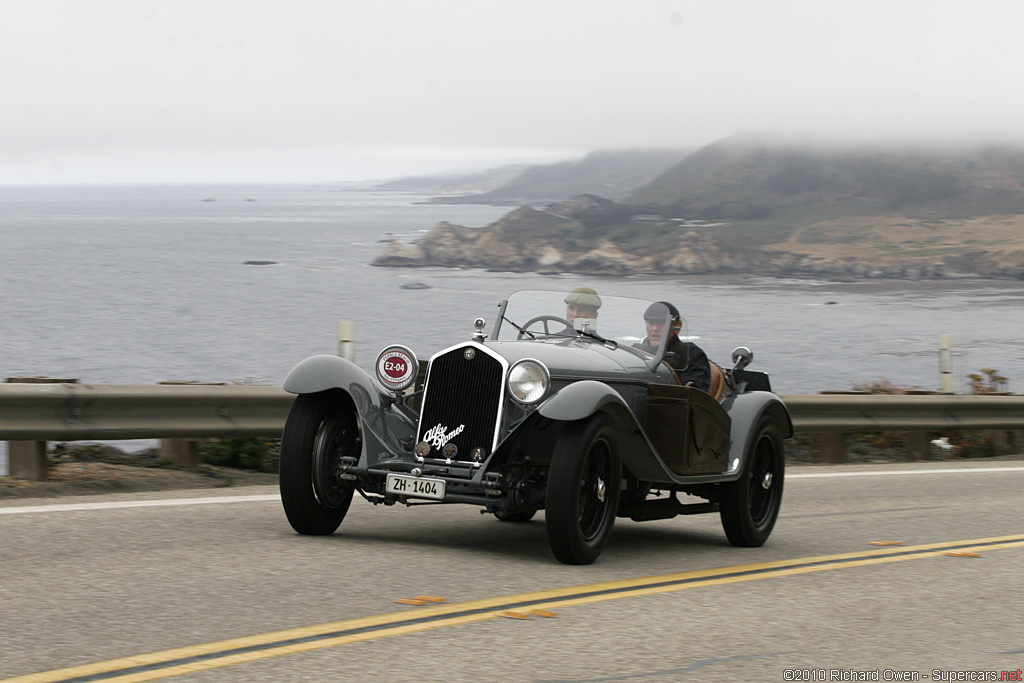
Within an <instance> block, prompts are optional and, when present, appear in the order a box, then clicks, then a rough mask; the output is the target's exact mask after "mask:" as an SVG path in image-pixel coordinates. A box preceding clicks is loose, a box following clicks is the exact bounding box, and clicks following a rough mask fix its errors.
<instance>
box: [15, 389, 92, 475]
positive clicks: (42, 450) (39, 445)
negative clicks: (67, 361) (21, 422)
mask: <svg viewBox="0 0 1024 683" xmlns="http://www.w3.org/2000/svg"><path fill="white" fill-rule="evenodd" d="M7 381H8V382H9V383H11V384H77V383H78V380H77V379H57V378H55V377H8V378H7ZM46 444H47V442H46V441H8V442H7V471H8V473H9V475H10V476H12V477H16V478H18V479H28V480H29V481H46V470H47V462H46Z"/></svg>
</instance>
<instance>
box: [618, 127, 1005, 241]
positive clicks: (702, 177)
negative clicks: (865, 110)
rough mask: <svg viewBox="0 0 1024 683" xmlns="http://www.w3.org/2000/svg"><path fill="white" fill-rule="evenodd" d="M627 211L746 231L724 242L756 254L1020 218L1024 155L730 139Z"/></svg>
mask: <svg viewBox="0 0 1024 683" xmlns="http://www.w3.org/2000/svg"><path fill="white" fill-rule="evenodd" d="M623 203H624V204H626V205H629V206H633V207H636V208H637V210H642V211H645V212H648V213H651V212H654V213H657V214H659V215H662V216H665V217H667V218H687V219H699V220H707V221H730V222H737V223H739V225H738V226H737V227H736V228H734V229H732V230H727V231H724V232H725V233H732V234H733V236H735V237H737V239H740V240H742V241H743V242H745V243H749V240H751V239H753V240H754V241H755V242H756V243H757V244H769V243H772V242H775V241H782V240H785V239H788V237H789V236H790V234H791V231H792V230H794V229H796V228H798V227H801V226H806V225H810V224H812V223H815V222H817V221H822V220H833V219H838V218H844V217H853V216H903V217H907V218H911V219H915V220H918V219H920V220H925V219H968V218H974V217H978V216H986V215H996V214H1017V213H1024V150H1019V149H1011V148H1005V147H999V148H997V147H992V148H988V149H979V150H955V149H951V150H941V149H936V150H931V149H929V150H923V149H906V150H854V149H827V148H817V149H814V148H800V147H795V146H785V145H772V144H769V143H755V142H751V141H744V140H736V139H729V140H724V141H721V142H718V143H715V144H713V145H709V146H707V147H705V148H703V149H701V150H699V151H698V152H695V153H694V154H693V155H691V156H690V157H688V158H687V159H686V160H684V161H683V162H682V163H680V164H678V165H677V166H675V167H673V168H672V169H670V170H668V171H667V172H665V173H664V174H662V175H661V176H659V177H658V178H656V179H655V180H653V181H652V182H651V183H649V184H647V185H646V186H644V187H642V188H640V189H638V190H637V191H636V192H634V193H633V194H632V195H631V196H630V197H628V198H626V199H625V200H624V202H623ZM740 226H742V227H740ZM724 236H725V235H723V237H724Z"/></svg>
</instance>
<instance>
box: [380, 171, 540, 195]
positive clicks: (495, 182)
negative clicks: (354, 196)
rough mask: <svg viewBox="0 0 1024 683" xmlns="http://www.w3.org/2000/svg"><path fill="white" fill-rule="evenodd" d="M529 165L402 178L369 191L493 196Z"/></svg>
mask: <svg viewBox="0 0 1024 683" xmlns="http://www.w3.org/2000/svg"><path fill="white" fill-rule="evenodd" d="M529 167H530V166H529V165H528V164H510V165H507V166H500V167H498V168H492V169H488V170H486V171H479V172H476V173H449V174H443V175H429V176H415V177H411V178H399V179H397V180H391V181H389V182H386V183H381V184H380V185H374V186H373V187H371V188H369V189H370V190H371V191H374V192H407V193H409V194H425V195H441V194H459V195H464V194H470V193H482V192H489V191H491V190H494V189H496V188H499V187H501V186H502V185H504V184H505V183H508V182H510V181H512V180H514V179H515V178H517V177H518V176H519V175H520V174H521V173H522V172H523V171H525V170H526V169H528V168H529Z"/></svg>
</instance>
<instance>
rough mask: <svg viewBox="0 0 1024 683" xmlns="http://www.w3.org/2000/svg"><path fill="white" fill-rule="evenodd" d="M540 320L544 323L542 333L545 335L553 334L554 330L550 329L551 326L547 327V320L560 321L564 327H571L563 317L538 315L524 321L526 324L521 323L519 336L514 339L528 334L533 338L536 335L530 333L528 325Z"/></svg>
mask: <svg viewBox="0 0 1024 683" xmlns="http://www.w3.org/2000/svg"><path fill="white" fill-rule="evenodd" d="M540 322H542V323H544V334H547V335H550V334H554V332H552V331H551V328H550V327H548V323H549V322H556V323H561V324H562V325H565V327H566V328H569V329H572V325H571V324H570V323H569V321H568V320H566V319H565V318H559V317H558V316H557V315H538V316H537V317H536V318H530V319H529V320H527V321H526V324H525V325H523V328H522V329H521V330H520V331H519V336H518V337H516V339H517V340H519V339H522V338H523V337H525V336H526V335H528V334H529V335H530V337H531V338H534V339H535V338H536V337H534V336H533V334H531V333H530V332H528V331H527V330H529V329H530V325H532V324H534V323H540Z"/></svg>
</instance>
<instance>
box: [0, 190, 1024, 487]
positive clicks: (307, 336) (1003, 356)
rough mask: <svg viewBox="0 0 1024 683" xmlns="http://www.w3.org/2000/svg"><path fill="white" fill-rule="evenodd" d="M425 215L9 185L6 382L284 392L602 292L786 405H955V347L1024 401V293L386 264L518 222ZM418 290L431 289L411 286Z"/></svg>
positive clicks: (391, 208)
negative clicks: (508, 313)
mask: <svg viewBox="0 0 1024 683" xmlns="http://www.w3.org/2000/svg"><path fill="white" fill-rule="evenodd" d="M423 199H424V198H423V197H419V196H411V195H395V194H391V193H386V194H385V193H370V192H365V191H359V192H357V191H350V190H348V189H346V188H345V187H344V186H339V185H301V186H299V185H296V186H285V185H266V186H245V185H239V186H185V185H178V186H124V187H122V186H81V187H0V380H3V379H6V378H7V377H14V376H23V375H45V376H54V377H73V378H78V379H79V380H80V381H81V382H87V383H95V384H152V383H156V382H160V381H164V380H175V379H185V380H198V381H217V382H230V381H243V382H257V383H262V384H280V383H281V382H282V380H283V379H284V376H285V375H286V374H287V372H288V370H289V369H290V368H291V367H292V366H293V365H294V364H295V363H297V362H298V361H300V360H301V359H303V358H305V357H307V356H310V355H312V354H316V353H334V352H335V351H336V349H337V326H338V321H339V320H351V321H354V324H355V336H356V362H357V363H358V364H359V365H361V366H362V367H364V368H365V369H367V370H369V369H370V368H371V367H372V364H373V361H374V359H375V358H376V355H377V352H378V351H379V350H380V349H381V348H382V347H384V346H386V345H388V344H391V343H402V344H405V345H407V346H409V347H411V348H412V349H413V350H414V351H415V352H416V353H417V354H418V355H420V356H421V357H425V356H429V355H430V354H431V353H433V352H434V351H436V350H438V349H440V348H443V347H445V346H448V345H450V344H453V343H456V342H458V341H460V340H463V339H466V338H467V337H468V335H469V334H470V332H471V331H472V321H473V319H474V318H476V317H477V316H483V317H484V318H486V319H487V320H488V321H489V322H490V321H491V320H492V319H493V317H494V314H495V312H496V310H497V303H498V301H499V300H500V299H501V298H502V297H503V296H505V295H506V294H507V293H509V292H511V291H514V290H516V289H529V288H536V289H557V290H569V289H572V288H574V287H577V286H581V285H588V286H592V287H594V288H595V289H597V290H598V291H601V292H607V293H609V294H619V295H624V296H636V297H643V298H651V299H667V300H670V301H672V302H674V303H675V304H676V305H677V306H678V307H679V308H680V309H681V311H682V312H683V315H684V316H685V317H686V319H687V321H688V326H689V331H690V333H691V334H692V335H695V336H697V337H699V341H698V343H699V344H700V345H701V346H702V347H703V348H704V349H705V351H706V352H707V353H708V355H709V357H710V358H711V359H712V360H716V361H718V362H719V363H721V364H728V363H729V358H730V353H731V351H732V349H733V348H734V347H736V346H738V345H746V346H749V347H750V348H751V349H752V350H753V351H754V355H755V360H754V364H753V366H752V369H759V370H763V371H766V372H768V373H770V374H771V378H772V384H773V388H774V389H775V390H776V392H778V393H816V392H818V391H822V390H846V389H850V388H851V387H852V386H853V385H854V384H856V383H860V382H867V381H873V380H880V379H883V378H884V379H888V380H890V381H891V382H893V383H895V384H899V385H902V386H915V387H919V388H922V389H938V388H939V386H940V375H939V366H938V344H939V335H943V334H947V335H950V337H951V339H952V343H953V349H954V354H953V357H954V377H955V379H956V389H957V390H958V391H966V375H967V374H968V373H970V372H975V371H977V370H978V369H980V368H982V367H994V368H996V369H998V370H999V371H1000V372H1001V373H1002V374H1003V375H1005V376H1007V377H1008V378H1009V379H1010V389H1011V390H1014V391H1018V392H1019V391H1021V390H1022V388H1024V345H1022V343H1021V337H1022V333H1024V282H1009V281H984V280H950V281H917V282H911V281H881V280H870V281H856V282H848V283H840V282H827V281H815V280H782V279H773V278H763V277H748V276H698V277H688V278H661V279H659V278H652V277H631V278H595V277H582V276H575V275H559V276H539V275H533V274H521V273H500V272H484V271H477V270H460V269H439V268H431V269H417V270H409V269H391V268H375V267H372V266H370V265H369V263H370V261H371V260H373V258H374V257H375V256H377V255H378V254H380V253H381V251H382V250H383V249H384V248H385V246H386V244H385V242H386V241H387V240H390V239H399V240H400V241H402V242H406V243H409V242H412V241H413V240H414V239H416V238H417V237H418V236H420V235H422V234H423V233H424V232H425V231H427V230H429V229H430V228H431V227H433V225H435V224H436V223H437V222H438V221H440V220H450V221H452V222H454V223H457V224H460V225H467V226H484V225H487V224H489V223H490V222H492V221H494V220H496V219H497V218H499V217H500V216H502V215H504V214H505V213H507V211H508V209H507V208H504V207H489V206H437V205H429V204H421V203H418V202H422V201H423ZM246 261H271V262H273V264H272V265H247V264H245V262H246ZM410 280H417V281H421V282H424V283H426V284H427V285H428V286H429V288H427V289H420V290H407V289H402V288H401V285H402V284H403V283H405V282H407V281H410ZM0 466H2V463H0ZM0 471H2V470H0Z"/></svg>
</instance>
